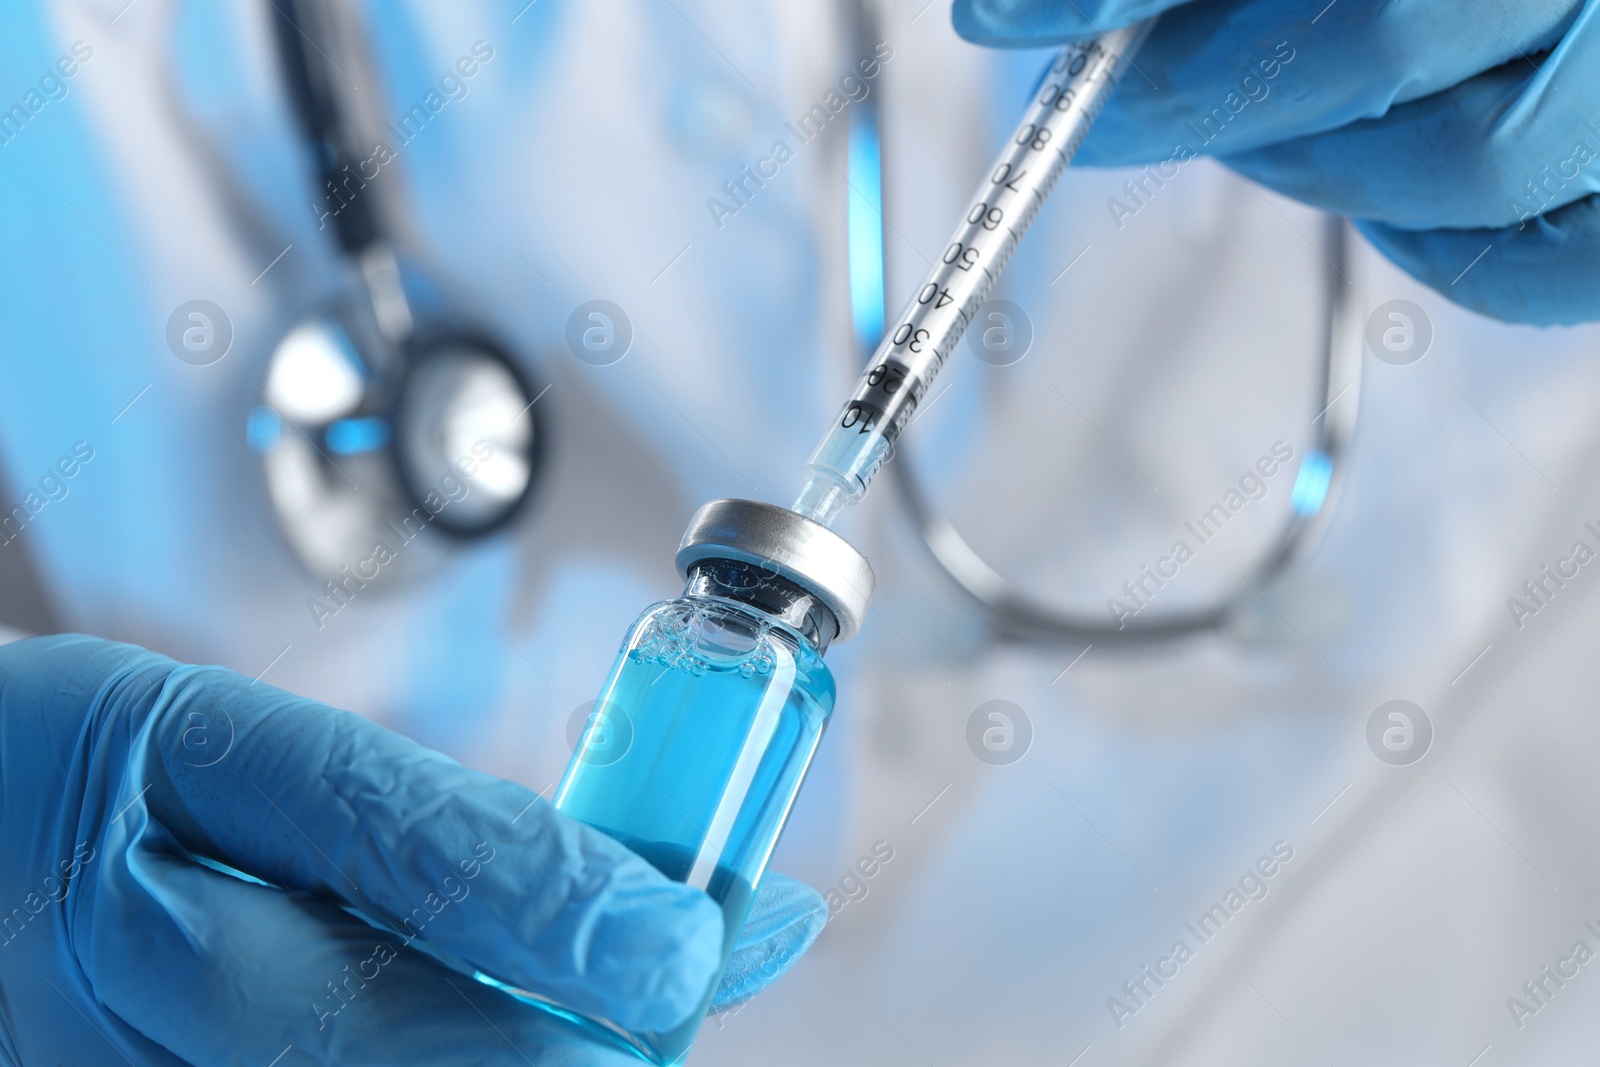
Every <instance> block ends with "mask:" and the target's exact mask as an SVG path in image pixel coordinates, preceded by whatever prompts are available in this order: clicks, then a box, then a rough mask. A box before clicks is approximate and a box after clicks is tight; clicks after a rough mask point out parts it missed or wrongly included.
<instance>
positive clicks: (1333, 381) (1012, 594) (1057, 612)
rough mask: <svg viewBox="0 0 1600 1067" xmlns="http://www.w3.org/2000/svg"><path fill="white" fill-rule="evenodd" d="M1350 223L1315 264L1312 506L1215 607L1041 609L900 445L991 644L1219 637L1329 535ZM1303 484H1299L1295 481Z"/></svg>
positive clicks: (1350, 326) (1349, 382)
mask: <svg viewBox="0 0 1600 1067" xmlns="http://www.w3.org/2000/svg"><path fill="white" fill-rule="evenodd" d="M1348 230H1349V224H1348V223H1347V222H1346V221H1345V220H1344V219H1342V218H1339V217H1337V216H1333V215H1330V216H1327V220H1326V224H1325V232H1326V237H1325V240H1324V242H1323V243H1324V246H1325V247H1324V248H1323V250H1322V258H1323V262H1324V263H1325V265H1326V267H1325V269H1324V270H1323V272H1322V281H1323V306H1324V310H1325V319H1324V331H1323V346H1322V347H1323V352H1322V361H1321V362H1322V373H1321V375H1320V380H1319V382H1318V385H1319V388H1318V390H1317V393H1316V402H1317V407H1318V413H1317V415H1316V416H1315V417H1314V418H1313V419H1312V424H1313V425H1314V426H1315V427H1316V431H1315V433H1314V436H1313V442H1314V443H1313V445H1312V449H1311V452H1310V453H1309V454H1308V455H1307V456H1306V457H1305V459H1304V460H1303V461H1302V464H1301V466H1302V471H1304V470H1305V468H1307V467H1308V466H1310V465H1314V467H1313V471H1314V477H1315V478H1317V479H1318V480H1319V481H1320V480H1322V479H1326V481H1325V484H1324V485H1323V487H1321V488H1320V489H1319V490H1318V492H1317V495H1316V499H1315V502H1314V505H1302V506H1301V507H1294V508H1293V510H1291V513H1290V516H1289V518H1288V519H1286V520H1285V521H1284V525H1283V528H1282V529H1281V530H1280V531H1279V534H1278V537H1277V540H1276V541H1275V542H1274V543H1273V546H1272V548H1271V549H1270V550H1269V551H1268V552H1267V553H1266V554H1265V555H1264V556H1263V557H1262V559H1261V562H1260V563H1259V564H1258V565H1257V566H1256V567H1255V568H1253V569H1252V570H1251V571H1250V572H1249V573H1248V574H1247V575H1246V577H1245V580H1244V581H1243V582H1242V583H1241V585H1240V586H1239V587H1238V588H1237V589H1236V590H1235V591H1234V592H1233V593H1232V594H1230V595H1229V596H1227V597H1226V598H1224V599H1222V600H1220V601H1218V602H1217V603H1216V604H1215V605H1214V606H1212V607H1209V608H1206V609H1203V610H1199V611H1190V612H1182V613H1172V614H1168V615H1164V616H1154V617H1152V618H1150V619H1148V620H1140V619H1137V618H1135V619H1127V620H1123V623H1122V625H1120V626H1118V625H1113V624H1111V623H1109V622H1099V621H1095V620H1092V619H1090V618H1088V617H1087V616H1084V615H1081V614H1078V613H1076V612H1073V611H1068V610H1063V609H1058V608H1054V607H1051V606H1049V605H1046V604H1043V603H1040V602H1039V601H1037V600H1035V599H1034V598H1032V597H1030V596H1028V595H1027V594H1025V593H1023V592H1022V591H1021V589H1020V588H1018V587H1017V585H1016V584H1015V583H1013V582H1012V581H1011V580H1010V579H1008V578H1005V577H1004V576H1002V575H1001V574H1000V573H999V572H997V571H996V570H994V568H992V567H990V566H989V564H988V563H987V562H985V561H984V559H983V557H982V556H981V555H979V554H978V552H977V551H976V550H975V549H974V548H973V547H972V546H971V545H970V544H968V543H967V541H966V539H965V538H964V537H962V536H961V533H960V532H959V531H958V530H957V529H956V528H955V526H954V525H953V524H952V523H951V522H950V521H949V520H948V519H946V518H945V517H944V516H942V515H940V514H939V513H938V512H937V511H936V510H935V509H934V508H933V507H932V505H931V504H930V503H929V502H928V499H927V495H926V494H925V493H924V492H923V490H922V488H921V485H920V483H919V482H918V480H917V476H916V473H915V471H913V470H912V466H911V463H910V462H909V457H908V456H907V455H906V454H905V453H906V447H905V445H906V442H905V441H903V440H902V441H901V442H900V446H899V449H898V452H899V454H898V455H897V457H896V459H895V462H893V463H890V464H889V465H888V467H889V471H890V478H891V480H892V481H893V483H894V485H895V488H896V490H897V492H898V495H899V498H900V500H901V502H902V504H903V505H904V507H905V509H906V513H907V515H908V516H909V517H910V518H911V521H912V523H913V525H914V526H915V527H916V530H917V533H918V535H919V537H920V538H921V540H922V543H923V546H924V547H925V548H926V549H927V551H928V554H929V556H930V557H931V558H932V560H933V562H934V563H935V564H936V565H937V566H938V568H939V569H940V570H941V571H943V572H944V574H945V575H946V577H948V578H949V579H950V580H951V581H952V582H953V583H954V584H955V585H956V587H957V588H959V589H960V590H961V591H962V592H963V593H965V594H966V596H967V598H968V599H969V600H971V601H972V603H973V604H975V605H976V606H977V607H978V608H979V609H980V610H981V611H982V612H983V613H984V614H985V615H986V616H987V617H988V620H989V622H990V624H991V625H992V626H993V628H994V630H995V632H996V634H997V636H1000V637H1003V638H1009V639H1012V640H1017V641H1022V642H1035V643H1060V644H1068V645H1083V644H1095V645H1100V646H1105V647H1118V646H1121V647H1134V646H1141V645H1151V644H1157V643H1160V642H1165V641H1172V640H1176V639H1179V638H1184V637H1191V636H1194V635H1197V634H1203V633H1209V632H1215V631H1219V630H1225V629H1227V628H1228V627H1229V626H1230V625H1231V624H1232V623H1233V622H1234V620H1235V619H1236V618H1237V617H1238V616H1239V614H1240V612H1241V609H1242V608H1243V607H1244V605H1245V604H1246V603H1247V602H1248V601H1249V600H1250V599H1251V598H1252V597H1256V596H1258V595H1261V594H1260V589H1261V587H1263V586H1266V585H1268V584H1269V583H1271V582H1272V581H1273V580H1274V579H1276V578H1278V577H1279V576H1280V575H1282V574H1283V572H1284V571H1285V570H1286V569H1287V568H1288V567H1289V566H1290V565H1292V564H1293V563H1294V562H1295V561H1296V560H1298V559H1300V558H1301V557H1303V556H1304V555H1305V553H1306V552H1307V551H1309V550H1310V548H1311V547H1312V546H1313V545H1314V544H1315V542H1316V540H1317V539H1318V538H1319V537H1320V536H1321V535H1322V533H1323V531H1324V530H1325V529H1326V528H1327V525H1328V521H1329V516H1330V515H1331V514H1332V512H1333V508H1334V505H1335V503H1336V498H1337V495H1338V492H1339V490H1340V488H1341V484H1342V481H1343V475H1344V466H1345V464H1344V458H1345V453H1346V450H1347V448H1348V446H1349V443H1350V440H1351V438H1352V436H1353V435H1354V433H1355V427H1356V421H1357V418H1358V415H1359V409H1360V393H1361V344H1362V337H1361V328H1360V324H1359V323H1358V322H1357V321H1356V320H1355V317H1354V316H1355V313H1356V307H1355V302H1354V299H1353V297H1352V293H1351V289H1352V285H1351V283H1350V279H1349V273H1350V255H1349V234H1348ZM1301 477H1304V473H1302V475H1301Z"/></svg>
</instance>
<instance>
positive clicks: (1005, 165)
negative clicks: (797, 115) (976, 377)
mask: <svg viewBox="0 0 1600 1067" xmlns="http://www.w3.org/2000/svg"><path fill="white" fill-rule="evenodd" d="M1154 24H1155V20H1154V19H1149V20H1146V21H1145V22H1141V23H1139V24H1137V25H1134V26H1128V27H1125V28H1123V29H1120V30H1113V31H1111V32H1109V33H1106V34H1104V35H1102V36H1101V37H1100V38H1099V39H1097V40H1094V41H1090V42H1087V43H1084V44H1072V45H1068V46H1067V47H1066V48H1064V49H1062V51H1061V54H1060V55H1059V56H1058V57H1056V61H1055V62H1054V63H1053V64H1051V66H1050V70H1049V71H1048V72H1047V73H1046V75H1045V78H1044V81H1043V83H1042V84H1041V85H1040V86H1039V90H1038V92H1037V93H1036V94H1035V95H1034V97H1033V100H1032V103H1030V104H1029V106H1028V110H1027V113H1026V114H1024V115H1023V117H1022V122H1021V123H1019V124H1018V126H1017V129H1016V133H1015V134H1013V135H1012V137H1011V140H1010V141H1009V142H1008V143H1007V144H1006V147H1005V148H1004V149H1003V150H1002V151H1001V153H1000V157H999V159H997V160H996V161H995V165H994V167H993V169H991V170H990V171H989V175H988V177H987V179H986V180H985V181H984V183H983V185H982V186H980V187H979V189H978V192H977V195H975V196H974V197H973V198H972V204H971V206H970V207H969V208H968V209H967V214H966V217H965V218H964V220H963V221H962V223H961V225H960V226H959V227H958V228H957V229H956V232H955V236H954V237H952V238H951V240H950V243H949V244H948V245H947V246H946V247H945V249H944V251H943V253H942V254H941V255H940V257H939V262H937V263H936V264H934V266H933V269H932V270H931V271H930V272H929V273H928V276H927V278H926V279H925V280H924V282H923V284H922V286H921V287H920V288H919V289H918V290H917V293H916V295H915V296H914V297H913V298H912V300H911V302H910V303H909V304H908V305H907V307H906V310H905V312H904V313H903V314H902V315H901V316H900V318H899V319H897V320H894V321H895V325H894V328H893V329H891V330H889V331H888V332H887V333H886V334H885V336H884V338H883V341H882V343H881V344H879V345H878V350H877V352H875V353H874V354H873V357H872V361H871V363H869V364H868V366H867V370H866V371H865V373H863V374H862V376H861V380H860V381H859V382H858V383H857V385H856V389H855V392H854V393H853V394H851V396H850V400H849V401H848V402H847V403H846V404H845V406H844V410H843V411H842V412H841V413H840V415H839V418H838V420H837V421H835V422H834V424H833V427H832V428H831V429H830V430H829V431H828V435H827V436H826V437H824V438H823V439H822V443H821V444H820V445H818V446H817V450H816V451H815V452H814V453H812V455H811V461H810V462H809V463H808V464H806V471H807V473H808V474H809V475H810V478H809V480H808V481H807V482H806V487H805V489H804V491H802V492H801V494H800V498H799V499H798V500H797V501H795V504H794V507H793V509H792V510H794V511H796V512H798V513H799V514H801V515H804V516H805V517H806V518H808V519H812V520H814V521H816V522H819V523H821V524H822V525H824V526H829V525H832V523H833V520H834V518H835V517H836V516H837V515H838V514H839V512H840V511H841V510H843V508H844V507H845V506H846V505H848V504H854V503H855V502H856V501H858V500H860V499H861V498H862V497H863V496H864V495H866V492H867V485H868V484H869V483H870V482H871V481H872V478H873V475H875V474H877V473H878V468H879V467H881V466H882V465H883V464H884V463H885V462H886V461H887V460H888V459H889V457H890V456H891V455H892V454H893V452H894V443H895V441H896V439H898V438H899V436H900V431H902V430H903V429H905V427H906V424H907V423H908V422H909V421H910V420H911V416H912V415H913V414H914V413H915V412H916V410H917V405H918V404H919V403H920V402H921V401H922V399H923V398H924V397H925V396H927V394H928V389H929V387H930V386H931V385H932V384H933V379H934V378H935V377H937V376H938V374H939V371H940V369H942V368H943V367H944V364H945V361H946V360H947V359H949V358H950V353H951V352H953V351H954V350H955V346H956V344H957V342H959V341H960V340H961V335H962V334H963V333H965V332H966V329H967V326H968V325H969V324H970V323H971V322H972V317H973V315H975V314H976V313H977V311H978V308H979V306H980V305H981V304H982V303H983V301H984V298H985V297H987V296H988V294H989V290H990V289H991V288H992V287H993V285H994V283H995V280H996V279H997V278H999V276H1000V272H1001V271H1002V270H1004V269H1005V265H1006V263H1007V261H1008V260H1010V258H1011V253H1012V252H1014V251H1015V250H1016V247H1017V242H1018V241H1020V240H1021V239H1022V235H1023V233H1025V232H1026V231H1027V229H1028V225H1029V224H1030V223H1031V222H1033V218H1034V216H1035V215H1037V214H1038V213H1039V208H1040V207H1041V206H1043V204H1044V198H1045V197H1046V196H1048V195H1049V194H1050V190H1051V188H1052V187H1053V186H1054V185H1055V183H1056V179H1057V178H1059V177H1060V176H1061V172H1062V171H1063V170H1065V169H1066V167H1067V164H1068V163H1069V162H1071V160H1072V156H1073V154H1074V153H1076V152H1077V150H1078V146H1079V145H1080V144H1082V143H1083V138H1084V135H1085V134H1087V133H1088V132H1089V127H1090V126H1092V125H1094V120H1095V119H1096V118H1097V117H1098V116H1099V114H1100V109H1101V108H1103V107H1104V106H1105V102H1106V100H1107V98H1109V97H1110V95H1111V91H1112V90H1113V89H1115V88H1116V85H1117V82H1118V81H1120V80H1121V78H1122V76H1123V74H1124V73H1125V71H1126V70H1127V68H1128V67H1129V65H1130V59H1131V57H1132V55H1133V54H1134V53H1135V52H1136V51H1138V49H1139V46H1140V45H1141V44H1143V43H1144V40H1145V38H1146V37H1147V36H1148V35H1149V33H1150V29H1151V27H1153V26H1154Z"/></svg>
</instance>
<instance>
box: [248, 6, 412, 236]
mask: <svg viewBox="0 0 1600 1067" xmlns="http://www.w3.org/2000/svg"><path fill="white" fill-rule="evenodd" d="M267 7H268V12H267V17H268V19H269V20H270V21H271V23H272V28H273V34H274V38H275V40H276V42H277V52H278V62H279V66H280V67H281V69H282V71H283V83H284V86H285V88H286V91H287V92H288V94H289V101H290V104H291V105H292V107H293V108H294V113H295V119H296V121H297V122H298V123H299V125H300V128H301V132H302V133H303V134H304V136H305V139H306V144H307V145H308V146H309V147H310V149H311V155H312V157H313V158H312V162H313V165H314V167H315V169H316V177H317V187H318V190H319V191H320V192H323V193H327V192H329V191H332V190H337V189H338V188H339V187H340V182H341V181H344V180H345V179H346V177H347V175H348V173H349V168H350V167H351V166H352V164H354V163H356V162H357V161H358V160H359V159H360V158H361V154H360V153H359V152H358V151H357V149H356V145H355V143H354V138H353V135H352V131H351V126H350V123H351V120H352V116H351V115H350V113H349V111H348V109H346V108H345V107H344V106H343V104H342V103H341V100H342V92H341V90H340V88H339V86H338V84H337V83H338V81H339V80H340V79H344V78H345V77H346V75H345V74H344V72H343V71H342V70H341V69H340V68H339V66H338V64H337V61H336V60H335V59H334V57H335V56H339V55H343V54H347V53H348V52H349V49H347V48H345V47H343V41H342V39H341V35H340V33H339V26H338V24H337V14H338V12H337V10H336V5H335V4H334V3H330V2H319V0H267ZM352 88H353V86H352ZM331 214H332V217H333V224H334V229H335V231H336V232H337V234H338V236H339V244H340V245H341V246H342V247H343V248H344V250H345V251H346V252H349V253H352V254H354V253H359V252H361V251H362V250H363V249H366V248H368V247H370V246H371V245H373V244H375V243H377V242H378V241H380V240H381V239H383V237H384V234H383V232H382V228H381V227H380V225H379V222H378V217H377V213H376V211H374V209H373V203H372V198H371V197H365V196H354V197H349V198H348V199H344V200H343V201H342V203H341V205H340V209H339V210H338V211H337V212H333V213H331Z"/></svg>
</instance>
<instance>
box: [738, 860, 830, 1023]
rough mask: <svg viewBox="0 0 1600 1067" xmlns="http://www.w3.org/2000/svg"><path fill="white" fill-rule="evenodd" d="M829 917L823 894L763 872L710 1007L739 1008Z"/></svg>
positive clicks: (783, 967) (806, 944)
mask: <svg viewBox="0 0 1600 1067" xmlns="http://www.w3.org/2000/svg"><path fill="white" fill-rule="evenodd" d="M827 922H828V905H827V904H826V903H825V902H824V901H823V899H822V894H821V893H818V892H817V891H816V890H815V889H812V888H811V887H810V886H808V885H806V884H805V883H804V882H800V881H796V880H795V879H793V878H790V877H789V876H787V875H783V874H779V873H778V872H777V871H768V872H767V873H766V874H764V875H762V876H761V885H760V886H759V887H758V888H757V889H756V899H755V903H753V904H752V905H751V906H750V915H749V916H748V917H747V918H746V919H745V921H744V928H743V929H741V930H740V931H739V937H738V939H737V940H736V941H735V942H734V946H733V956H732V957H731V958H730V959H729V960H728V966H727V968H726V969H725V970H724V971H723V972H722V981H721V983H719V984H718V986H717V993H716V997H715V998H714V999H713V1000H712V1002H711V1010H712V1011H713V1012H722V1011H727V1010H728V1009H729V1008H734V1007H737V1006H738V1005H740V1004H743V1003H744V1002H745V1001H747V1000H749V999H750V998H751V997H753V996H755V995H756V994H757V993H759V992H761V990H763V989H765V988H766V987H767V986H768V985H770V984H772V983H773V982H775V981H777V979H778V978H779V977H780V976H781V975H782V974H783V973H784V972H785V971H787V970H788V969H789V968H790V967H792V966H793V965H794V962H795V960H797V959H799V958H800V956H801V955H802V954H803V953H804V952H805V950H806V949H808V948H810V947H811V943H812V942H813V941H815V940H816V939H817V935H818V934H820V933H822V928H823V927H824V926H825V925H827Z"/></svg>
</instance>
